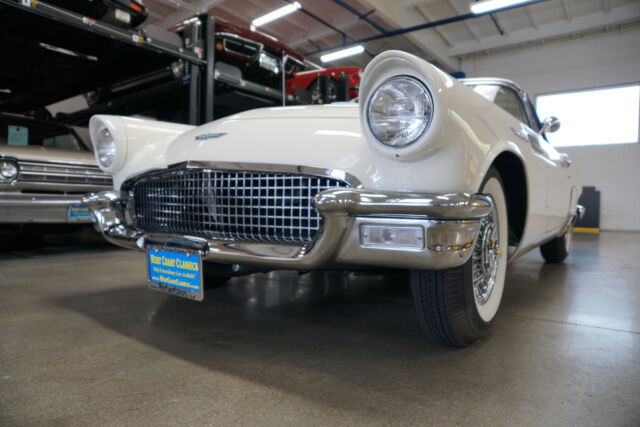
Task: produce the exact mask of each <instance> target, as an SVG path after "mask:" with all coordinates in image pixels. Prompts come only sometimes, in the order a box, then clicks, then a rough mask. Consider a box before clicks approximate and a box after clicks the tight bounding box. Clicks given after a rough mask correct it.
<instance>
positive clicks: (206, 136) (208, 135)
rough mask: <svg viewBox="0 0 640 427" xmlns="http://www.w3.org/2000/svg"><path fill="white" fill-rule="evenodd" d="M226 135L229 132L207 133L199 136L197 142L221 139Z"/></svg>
mask: <svg viewBox="0 0 640 427" xmlns="http://www.w3.org/2000/svg"><path fill="white" fill-rule="evenodd" d="M226 134H227V132H214V133H205V134H202V135H197V136H196V141H204V140H206V139H211V138H220V137H221V136H225V135H226Z"/></svg>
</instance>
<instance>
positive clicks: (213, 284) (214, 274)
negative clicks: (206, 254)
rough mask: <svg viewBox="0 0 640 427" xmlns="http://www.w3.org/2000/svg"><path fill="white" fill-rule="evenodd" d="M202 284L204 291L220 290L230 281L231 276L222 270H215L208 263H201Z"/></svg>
mask: <svg viewBox="0 0 640 427" xmlns="http://www.w3.org/2000/svg"><path fill="white" fill-rule="evenodd" d="M202 270H203V271H202V272H203V283H204V288H205V289H215V288H221V287H223V286H224V285H226V284H227V282H228V281H229V280H231V277H232V276H231V275H230V274H228V273H227V272H226V271H225V270H224V269H222V268H216V267H214V266H213V265H210V264H208V263H202Z"/></svg>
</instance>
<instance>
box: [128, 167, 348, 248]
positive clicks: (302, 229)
mask: <svg viewBox="0 0 640 427" xmlns="http://www.w3.org/2000/svg"><path fill="white" fill-rule="evenodd" d="M348 186H349V185H348V184H347V183H345V182H343V181H340V180H337V179H334V178H328V177H318V176H311V175H296V174H288V173H278V172H258V171H226V170H209V169H181V170H176V171H169V172H162V173H158V174H151V175H147V176H144V177H141V178H139V179H137V180H136V181H135V182H134V183H133V185H132V187H131V189H132V190H131V191H132V192H133V201H134V211H135V216H136V221H137V226H138V227H139V228H141V229H142V230H144V231H145V232H147V233H171V234H181V235H182V234H186V235H191V236H198V237H205V238H210V239H216V240H233V241H251V242H277V243H284V244H297V245H304V244H307V243H310V242H311V241H313V239H314V237H315V236H316V233H317V232H318V230H320V227H321V225H322V217H321V215H320V214H319V213H318V211H316V209H315V208H314V207H313V205H312V203H311V199H312V198H313V196H315V195H316V194H318V193H319V192H321V191H323V190H327V189H329V188H335V187H348Z"/></svg>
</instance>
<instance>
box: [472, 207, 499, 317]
mask: <svg viewBox="0 0 640 427" xmlns="http://www.w3.org/2000/svg"><path fill="white" fill-rule="evenodd" d="M499 238H500V232H499V230H498V224H496V222H495V219H494V216H493V214H491V215H490V216H489V217H487V218H486V219H484V220H483V222H482V227H481V228H480V235H479V236H478V242H477V243H476V246H475V248H474V249H473V258H472V259H473V261H472V266H473V293H474V295H475V297H476V301H477V302H478V304H480V305H482V304H484V303H486V302H487V301H488V300H489V297H490V296H491V291H493V287H494V285H495V283H496V275H497V273H498V261H499V259H500V255H501V253H502V252H501V250H500V245H499V243H498V242H499Z"/></svg>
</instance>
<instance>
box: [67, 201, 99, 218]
mask: <svg viewBox="0 0 640 427" xmlns="http://www.w3.org/2000/svg"><path fill="white" fill-rule="evenodd" d="M68 218H69V221H70V222H93V216H92V215H91V211H90V210H89V208H88V207H87V206H84V205H71V206H69V213H68Z"/></svg>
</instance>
